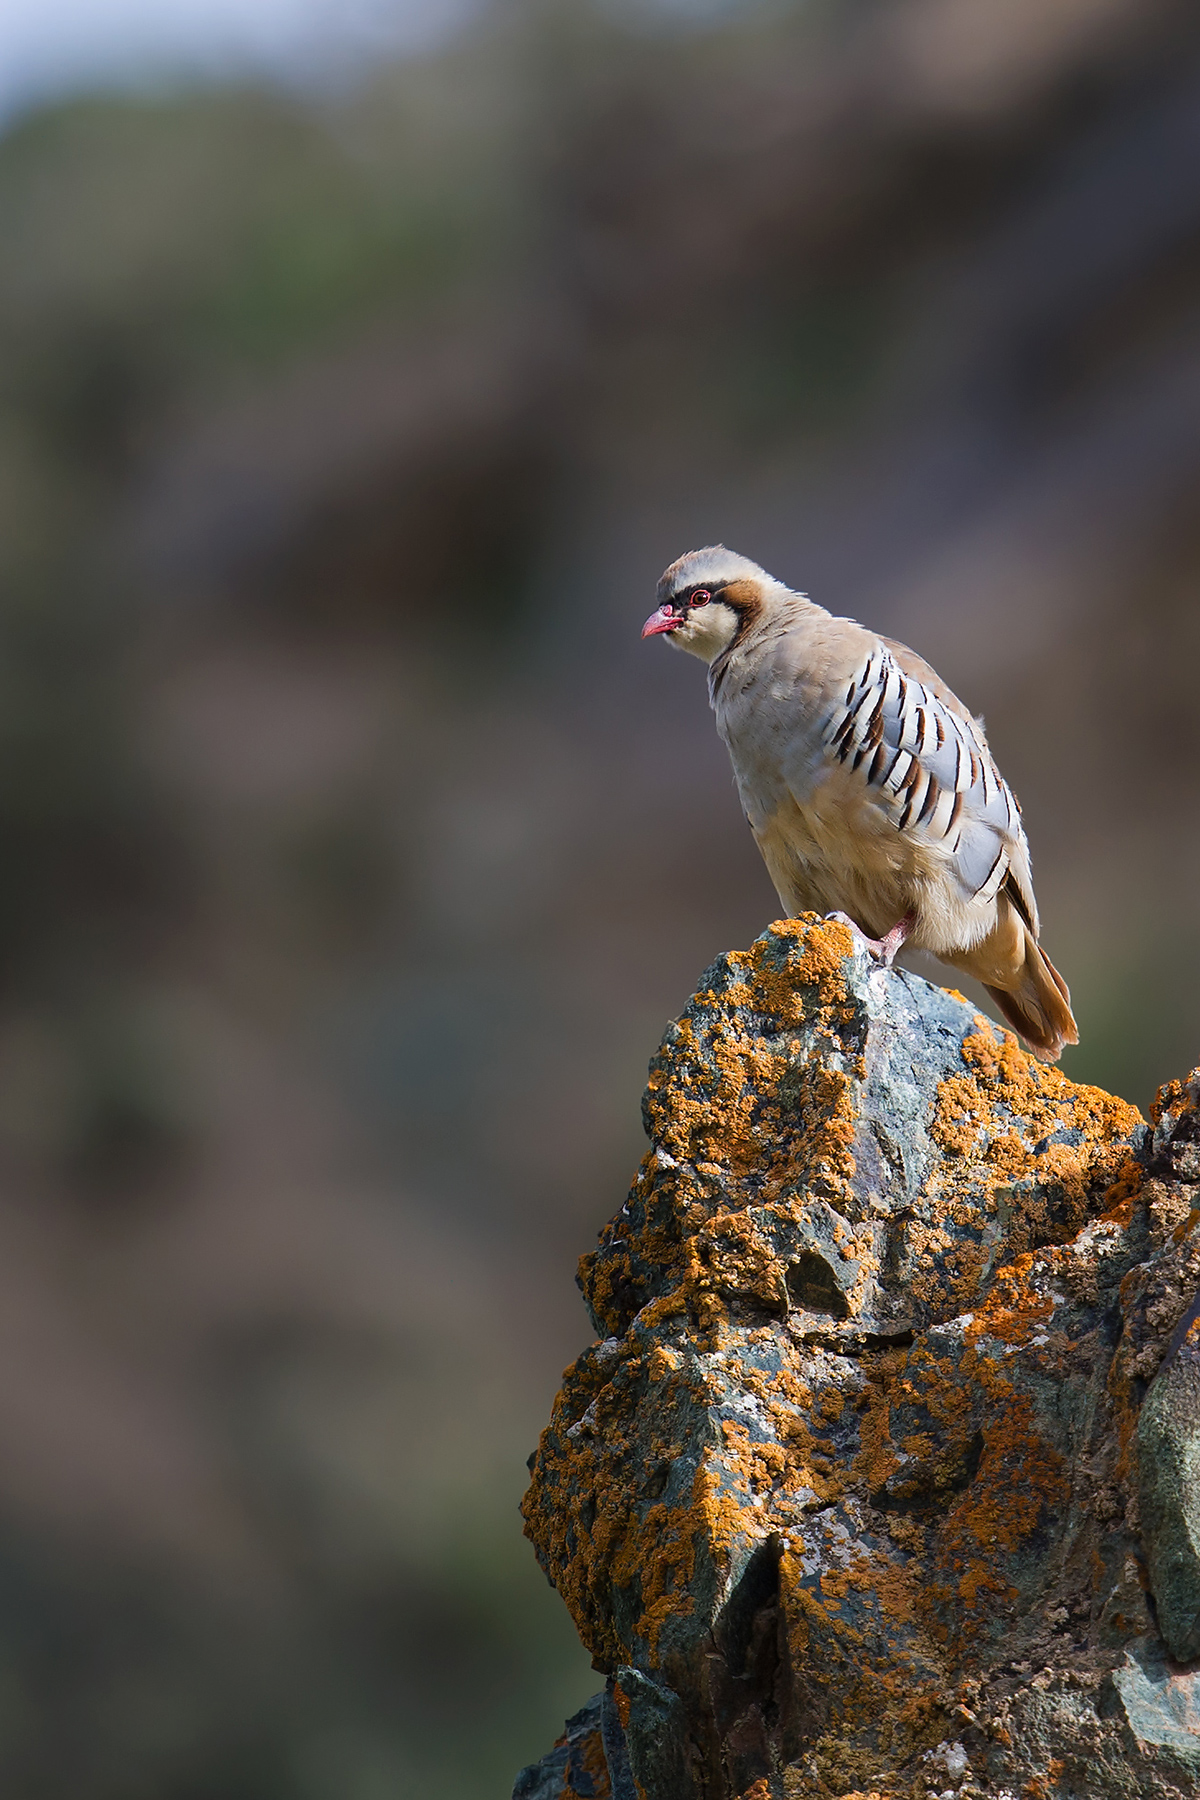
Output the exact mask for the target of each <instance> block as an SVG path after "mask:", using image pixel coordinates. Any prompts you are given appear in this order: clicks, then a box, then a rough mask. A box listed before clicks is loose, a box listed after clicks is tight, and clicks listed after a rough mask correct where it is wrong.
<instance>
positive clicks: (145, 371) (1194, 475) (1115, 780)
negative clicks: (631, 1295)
mask: <svg viewBox="0 0 1200 1800" xmlns="http://www.w3.org/2000/svg"><path fill="white" fill-rule="evenodd" d="M0 132H2V135H0V970H2V981H0V1789H2V1790H3V1793H4V1794H5V1796H6V1800H401V1797H404V1800H407V1797H408V1796H414V1797H415V1796H419V1795H420V1796H424V1795H433V1794H436V1795H437V1796H438V1800H484V1797H485V1796H488V1797H496V1800H503V1797H504V1796H507V1794H508V1792H509V1787H510V1784H511V1781H512V1778H513V1775H514V1773H515V1771H516V1769H517V1768H518V1767H519V1766H520V1765H521V1764H522V1763H524V1762H526V1761H530V1760H533V1759H534V1758H536V1757H537V1756H538V1755H540V1754H541V1753H542V1751H544V1750H545V1749H546V1748H548V1746H549V1745H550V1743H551V1742H552V1741H553V1739H554V1737H555V1736H556V1735H557V1732H558V1730H559V1728H560V1724H561V1720H562V1718H563V1716H564V1714H565V1713H566V1712H568V1711H570V1710H572V1709H573V1708H574V1707H575V1706H577V1705H579V1704H580V1703H581V1702H582V1700H583V1699H584V1698H585V1697H586V1696H587V1695H588V1694H589V1693H590V1692H592V1691H593V1690H594V1687H595V1686H596V1680H595V1677H594V1676H593V1674H592V1672H591V1670H590V1668H589V1666H588V1662H587V1658H586V1657H585V1655H584V1654H583V1652H582V1651H581V1650H580V1649H579V1647H578V1644H577V1642H576V1640H575V1635H574V1631H573V1628H572V1627H571V1625H570V1622H569V1620H568V1618H567V1616H566V1613H565V1610H564V1609H563V1607H562V1606H561V1603H560V1602H559V1601H558V1599H557V1597H556V1596H555V1595H554V1594H552V1593H551V1592H550V1590H549V1589H548V1588H547V1587H546V1585H545V1583H544V1581H543V1579H542V1577H541V1575H540V1574H539V1572H538V1570H537V1567H536V1564H535V1562H534V1559H533V1556H532V1553H531V1552H530V1551H529V1548H528V1546H527V1545H526V1544H525V1543H524V1542H523V1541H522V1539H521V1536H520V1530H519V1520H518V1517H517V1511H516V1508H517V1503H518V1500H519V1497H520V1494H521V1491H522V1488H523V1486H524V1481H525V1469H524V1462H525V1457H526V1455H527V1454H528V1452H529V1451H530V1450H531V1449H532V1447H533V1444H534V1442H535V1441H536V1436H537V1432H538V1430H539V1428H540V1426H541V1425H542V1424H543V1423H544V1421H545V1419H546V1417H547V1416H548V1413H549V1408H550V1403H551V1399H552V1396H553V1393H554V1390H555V1387H556V1386H557V1381H558V1376H559V1372H560V1369H561V1368H562V1366H563V1365H564V1364H565V1363H566V1362H567V1361H569V1360H570V1359H571V1358H572V1357H574V1356H575V1355H576V1354H577V1353H578V1351H579V1350H580V1349H581V1348H582V1347H583V1345H584V1344H585V1343H586V1342H587V1341H588V1338H589V1336H590V1333H589V1330H588V1326H587V1322H586V1318H585V1316H584V1312H583V1308H582V1305H581V1303H580V1302H579V1300H578V1297H577V1295H576V1293H575V1289H574V1286H573V1280H572V1277H573V1271H574V1263H575V1258H576V1256H577V1254H578V1253H579V1252H580V1251H581V1250H584V1249H586V1248H588V1247H589V1246H590V1244H591V1243H592V1242H593V1240H594V1234H595V1232H596V1230H597V1228H598V1227H599V1226H600V1225H601V1223H602V1222H603V1221H604V1220H605V1219H606V1218H607V1217H609V1216H610V1215H611V1214H612V1213H613V1212H614V1211H615V1210H616V1208H617V1207H618V1206H619V1205H620V1203H621V1201H622V1199H623V1197H624V1192H625V1189H626V1186H627V1183H628V1180H629V1178H630V1175H631V1173H632V1171H633V1168H634V1165H635V1163H636V1160H637V1158H638V1156H639V1154H640V1151H641V1142H642V1140H641V1133H640V1126H639V1118H638V1102H639V1096H640V1092H641V1087H642V1083H643V1079H644V1071H645V1065H646V1062H647V1059H648V1057H649V1055H650V1053H651V1052H652V1050H653V1049H654V1047H655V1045H656V1043H657V1041H658V1038H659V1036H660V1034H661V1031H662V1029H663V1026H664V1024H665V1022H666V1020H667V1019H668V1017H670V1016H672V1015H673V1014H675V1013H677V1012H678V1011H679V1010H680V1008H681V1007H682V1005H683V1004H684V1002H685V1001H686V999H687V997H688V995H689V993H690V992H691V989H692V987H693V984H694V982H695V979H696V977H697V976H698V974H699V973H700V971H701V970H702V969H703V968H704V966H705V965H706V964H707V963H708V962H709V961H710V960H711V959H712V957H713V956H714V955H716V954H717V953H718V952H719V951H721V950H723V949H726V948H730V947H733V946H738V945H744V944H745V943H747V942H748V941H749V939H750V938H751V937H752V936H753V935H754V934H756V933H757V932H758V931H759V930H760V929H761V928H762V927H763V926H764V925H765V924H766V923H767V922H768V921H769V920H770V919H771V918H772V917H773V916H774V914H775V911H776V902H775V897H774V895H773V892H772V890H771V888H770V885H769V883H768V881H767V878H766V875H765V873H764V871H763V870H762V868H761V866H760V864H759V860H758V857H757V854H756V852H755V850H754V848H753V846H752V844H751V842H750V839H749V834H748V833H747V832H746V829H745V826H744V824H743V822H742V820H741V815H740V813H739V810H738V806H737V803H736V799H735V796H734V792H733V787H732V782H731V778H730V774H729V770H728V765H727V762H726V758H725V753H724V751H723V749H722V747H721V745H720V744H719V742H718V740H717V737H716V734H715V731H714V729H713V726H712V722H711V718H710V716H709V713H708V708H707V704H706V696H705V692H704V682H703V672H702V670H701V669H700V667H699V666H698V665H697V664H695V663H694V662H692V660H691V659H689V658H684V657H678V656H673V655H672V654H670V653H669V652H668V651H667V650H665V649H664V647H663V646H662V645H661V644H659V643H650V644H642V643H641V642H640V641H639V637H638V631H639V628H640V626H641V622H642V620H643V618H644V617H645V616H646V614H647V612H648V611H649V610H650V607H651V604H652V594H653V587H654V582H655V579H656V577H657V575H658V573H659V571H660V570H661V568H662V567H663V566H664V564H665V563H666V562H668V561H669V560H671V559H672V558H673V557H674V556H676V555H678V554H679V553H680V552H682V551H683V550H685V549H687V548H689V547H692V546H694V545H696V544H699V543H706V542H711V541H714V540H723V541H724V542H726V543H729V544H731V545H733V546H735V547H737V548H738V549H741V550H743V551H744V552H746V553H748V554H750V555H751V556H753V557H755V558H756V559H758V560H759V561H761V562H763V563H764V564H766V566H767V567H768V568H770V569H772V570H773V571H774V572H776V573H778V574H779V575H781V576H783V577H785V578H786V579H787V580H789V581H791V582H792V583H793V584H794V585H796V586H800V587H803V588H806V589H807V590H808V591H809V592H811V593H812V594H813V596H814V597H815V598H816V599H818V600H820V601H821V602H823V603H824V604H825V605H827V606H829V607H831V608H832V609H833V610H834V611H837V612H848V613H851V614H853V615H855V616H857V617H859V618H861V619H863V620H864V621H866V622H868V623H869V624H871V625H873V626H876V627H878V628H879V629H881V630H883V631H885V632H887V633H889V634H891V635H894V636H898V637H901V638H903V639H905V640H907V641H908V642H910V643H912V644H913V645H915V646H916V647H917V648H918V649H919V650H920V651H921V653H922V654H923V655H925V656H926V657H927V658H929V659H930V660H931V661H932V662H933V663H934V664H935V666H936V667H937V668H938V669H939V670H940V672H941V673H942V674H943V675H944V676H945V678H946V679H947V680H949V681H950V682H951V683H952V685H953V686H954V687H956V688H957V689H958V690H959V692H960V693H961V694H962V695H963V696H964V698H966V699H967V700H968V701H969V702H970V704H971V705H972V707H973V708H976V709H978V710H981V711H982V712H983V713H984V714H985V715H986V717H987V721H988V727H989V733H990V737H991V741H992V744H993V746H994V748H995V749H996V752H997V755H998V758H999V761H1000V763H1001V766H1002V767H1003V768H1004V770H1005V772H1006V774H1007V775H1008V777H1009V779H1010V780H1011V781H1012V783H1013V785H1014V786H1015V788H1016V789H1017V791H1018V793H1019V794H1020V795H1021V798H1022V801H1023V803H1024V807H1025V818H1026V823H1027V826H1028V829H1029V835H1030V838H1031V840H1032V845H1033V855H1034V867H1035V873H1036V875H1037V880H1038V892H1039V896H1040V898H1041V902H1042V906H1043V912H1044V917H1045V937H1046V941H1047V944H1048V946H1049V948H1050V951H1051V954H1052V955H1053V956H1054V958H1055V960H1056V961H1057V962H1058V964H1059V965H1060V966H1061V968H1062V969H1063V971H1064V973H1065V974H1066V976H1067V977H1068V979H1069V981H1070V983H1071V986H1072V990H1073V993H1074V996H1075V1000H1076V1010H1077V1013H1078V1016H1079V1021H1080V1025H1081V1029H1082V1035H1083V1043H1082V1045H1081V1046H1080V1048H1079V1049H1078V1050H1077V1051H1070V1052H1068V1053H1067V1057H1066V1059H1065V1064H1064V1066H1065V1067H1066V1069H1067V1071H1068V1073H1069V1074H1071V1075H1072V1076H1074V1077H1076V1078H1080V1079H1088V1080H1095V1081H1098V1082H1100V1083H1102V1084H1103V1085H1105V1086H1106V1087H1110V1088H1114V1089H1116V1090H1117V1091H1119V1092H1121V1093H1122V1094H1124V1095H1126V1096H1127V1097H1128V1098H1130V1099H1132V1100H1135V1101H1136V1102H1138V1103H1139V1104H1140V1105H1142V1106H1143V1107H1145V1106H1146V1105H1147V1103H1148V1102H1149V1100H1150V1098H1151V1096H1152V1094H1153V1091H1154V1088H1155V1086H1156V1084H1157V1083H1158V1082H1159V1081H1161V1080H1163V1079H1165V1078H1167V1077H1169V1076H1171V1075H1173V1074H1177V1073H1181V1072H1182V1071H1184V1070H1186V1069H1187V1068H1188V1067H1190V1066H1191V1065H1192V1064H1194V1063H1196V1062H1197V1061H1200V945H1198V943H1197V935H1196V926H1195V913H1196V905H1195V896H1196V893H1197V887H1198V883H1200V835H1198V832H1197V825H1198V823H1200V818H1198V809H1200V801H1198V797H1197V793H1198V788H1197V777H1198V768H1200V764H1198V752H1200V15H1197V14H1196V11H1195V9H1194V8H1193V7H1191V6H1189V5H1188V4H1186V3H1185V0H1176V3H1172V0H1010V3H1009V4H1006V5H996V4H995V3H994V0H874V3H873V4H870V5H860V4H855V5H851V4H848V3H847V0H803V3H790V0H776V3H774V4H767V3H763V4H754V3H752V0H746V3H745V4H740V5H738V4H727V5H721V4H718V3H715V0H714V3H710V4H707V5H702V4H700V3H699V0H696V3H694V4H692V3H689V0H495V3H494V4H491V5H487V4H485V3H484V0H478V3H477V4H471V3H470V0H420V4H418V3H417V0H409V3H408V4H407V5H404V4H402V3H401V0H397V4H396V5H394V6H389V5H388V4H387V3H386V0H377V3H373V0H360V4H358V5H357V6H356V7H353V6H347V5H345V4H342V5H340V6H339V5H334V4H332V3H327V4H324V5H322V4H321V0H237V4H236V5H235V4H233V0H189V3H188V4H185V3H184V0H180V3H179V4H177V5H172V4H171V0H38V3H37V4H36V5H35V4H34V3H33V0H7V3H6V4H5V5H4V6H3V7H0ZM928 972H931V973H934V974H935V975H936V970H935V969H933V968H932V967H931V968H930V970H929V971H928Z"/></svg>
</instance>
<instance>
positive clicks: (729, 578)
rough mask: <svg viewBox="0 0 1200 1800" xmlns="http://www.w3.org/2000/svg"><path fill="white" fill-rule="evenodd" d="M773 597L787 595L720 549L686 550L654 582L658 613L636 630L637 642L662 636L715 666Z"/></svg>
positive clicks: (767, 577)
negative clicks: (778, 594) (659, 579)
mask: <svg viewBox="0 0 1200 1800" xmlns="http://www.w3.org/2000/svg"><path fill="white" fill-rule="evenodd" d="M776 591H778V592H786V591H787V590H786V589H783V588H782V587H781V584H780V583H779V582H777V581H776V580H775V579H774V578H773V576H770V575H768V574H767V571H766V570H765V569H760V568H759V566H758V564H757V563H754V562H751V561H750V558H749V557H748V556H739V555H738V554H737V552H736V551H735V550H726V548H725V546H724V544H710V545H709V547H708V548H707V549H706V550H689V551H688V553H687V555H686V556H681V557H680V558H679V560H678V562H673V563H672V564H671V566H670V568H669V569H668V570H667V571H666V572H665V574H664V575H663V577H662V580H661V581H660V582H659V584H658V609H657V611H656V612H652V613H651V614H650V617H649V618H648V619H647V620H646V623H645V624H644V625H643V626H642V636H643V637H644V638H645V637H655V636H657V634H658V633H659V632H665V633H666V634H667V635H668V636H669V638H670V641H671V643H672V644H674V645H675V647H676V648H677V649H679V650H690V651H691V653H692V655H693V656H699V657H701V658H702V659H703V661H705V662H706V663H711V662H715V661H716V659H717V657H718V656H720V655H721V653H722V651H724V650H728V649H729V647H730V645H731V644H732V643H733V642H734V640H735V639H736V638H737V637H739V635H741V634H742V633H744V632H745V631H746V630H748V629H749V627H750V625H751V624H752V623H753V622H754V620H755V619H757V618H759V617H760V616H761V615H762V613H763V611H764V610H765V608H766V607H767V606H768V604H769V602H770V599H771V597H772V595H773V594H774V593H775V592H776Z"/></svg>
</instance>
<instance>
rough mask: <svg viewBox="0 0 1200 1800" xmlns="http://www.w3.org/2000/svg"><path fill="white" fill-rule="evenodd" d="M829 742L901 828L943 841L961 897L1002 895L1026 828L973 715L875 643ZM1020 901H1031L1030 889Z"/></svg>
mask: <svg viewBox="0 0 1200 1800" xmlns="http://www.w3.org/2000/svg"><path fill="white" fill-rule="evenodd" d="M822 741H823V743H824V745H825V748H826V752H827V754H829V755H830V756H831V757H833V758H835V759H836V760H837V761H838V762H839V763H842V764H845V765H846V766H848V767H849V768H850V769H851V770H854V771H857V772H858V773H859V774H860V776H861V778H862V780H863V781H864V782H865V783H866V784H867V786H868V787H869V788H871V789H872V790H873V794H874V797H875V798H876V801H877V803H878V804H879V805H881V806H882V807H883V809H884V810H885V812H886V813H887V814H888V816H889V817H890V818H891V819H892V821H893V823H894V824H895V826H896V828H897V830H898V831H902V832H906V833H913V834H914V835H917V836H919V837H922V838H924V839H925V841H926V842H928V843H930V844H931V845H932V844H941V845H944V846H945V848H946V850H947V851H948V853H949V855H950V857H951V859H952V863H953V867H954V872H955V876H956V878H957V881H958V883H959V885H960V887H961V890H962V893H963V897H964V899H976V900H980V901H990V900H992V899H994V898H995V896H996V895H997V894H998V893H999V891H1000V889H1001V887H1002V886H1003V885H1004V882H1005V880H1006V878H1007V877H1008V875H1009V872H1010V870H1011V868H1012V863H1013V855H1014V851H1016V850H1017V847H1018V845H1019V846H1021V848H1022V849H1023V848H1024V834H1023V832H1022V829H1021V815H1020V807H1019V806H1018V804H1017V800H1016V796H1015V795H1014V794H1013V792H1012V790H1011V788H1010V787H1009V786H1008V783H1007V782H1006V781H1005V780H1004V777H1003V776H1002V775H1001V774H1000V771H999V769H997V767H996V764H995V762H994V761H993V759H992V754H991V751H990V750H989V749H988V747H987V743H986V741H985V739H984V736H983V732H982V730H981V729H980V727H979V726H978V725H977V724H976V722H975V720H974V719H972V718H971V717H970V716H969V715H968V716H965V717H964V716H963V715H961V714H959V713H957V712H955V711H953V710H952V709H951V708H950V707H949V706H947V705H946V704H945V702H944V701H942V700H940V699H939V698H938V696H937V695H936V694H935V693H934V692H933V691H932V689H931V688H929V687H928V686H927V685H926V684H925V683H924V682H923V681H920V680H919V679H917V678H916V677H915V676H913V675H911V674H906V673H905V671H904V670H903V669H902V668H901V666H900V664H899V662H898V661H897V660H896V657H895V656H894V655H893V654H892V652H891V651H890V650H889V649H888V648H887V646H886V645H885V644H883V643H881V642H876V644H875V645H874V647H873V648H872V649H871V651H870V653H869V655H868V656H867V659H866V661H865V662H864V663H863V664H862V665H861V666H860V667H859V669H858V670H857V671H856V672H855V674H854V675H853V676H852V677H851V679H850V682H849V685H848V686H847V688H846V690H845V692H844V695H842V696H841V697H840V700H839V704H838V705H837V706H835V707H834V709H833V710H832V712H831V713H830V714H829V716H828V718H827V719H826V720H825V722H824V725H823V729H822ZM1021 860H1022V861H1024V860H1025V859H1024V857H1022V858H1021ZM1022 886H1023V887H1024V886H1025V884H1024V883H1022ZM1020 900H1021V901H1024V902H1025V904H1026V905H1027V906H1032V895H1031V894H1030V895H1028V897H1027V896H1026V895H1025V894H1024V893H1022V894H1021V896H1020ZM1035 916H1036V915H1035ZM1030 922H1031V924H1032V923H1033V921H1032V920H1031V921H1030ZM1034 929H1036V926H1035V927H1034Z"/></svg>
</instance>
